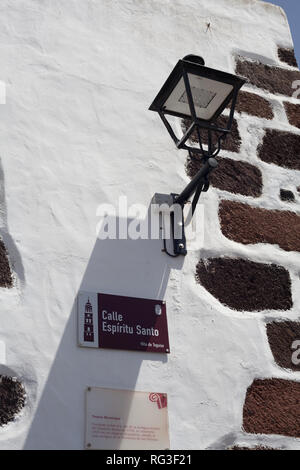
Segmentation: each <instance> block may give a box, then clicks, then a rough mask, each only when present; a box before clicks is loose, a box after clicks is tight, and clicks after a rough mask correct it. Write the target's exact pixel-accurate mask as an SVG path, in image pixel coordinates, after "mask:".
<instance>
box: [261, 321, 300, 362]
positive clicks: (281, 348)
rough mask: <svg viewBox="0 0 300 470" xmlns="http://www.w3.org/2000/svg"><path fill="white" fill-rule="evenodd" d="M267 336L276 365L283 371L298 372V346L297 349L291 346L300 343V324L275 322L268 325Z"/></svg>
mask: <svg viewBox="0 0 300 470" xmlns="http://www.w3.org/2000/svg"><path fill="white" fill-rule="evenodd" d="M267 336H268V340H269V345H270V348H271V351H272V353H273V356H274V359H275V361H276V363H277V364H278V365H279V366H280V367H283V368H285V369H292V370H298V371H299V370H300V344H299V347H292V346H293V344H294V342H295V341H299V342H300V322H292V321H278V322H277V321H276V322H272V323H268V324H267ZM298 351H299V353H298ZM295 356H296V357H295ZM298 362H299V364H298Z"/></svg>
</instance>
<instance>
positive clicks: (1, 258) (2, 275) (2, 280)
mask: <svg viewBox="0 0 300 470" xmlns="http://www.w3.org/2000/svg"><path fill="white" fill-rule="evenodd" d="M0 286H1V287H12V276H11V270H10V266H9V262H8V257H7V253H6V249H5V246H4V243H3V241H2V240H0Z"/></svg>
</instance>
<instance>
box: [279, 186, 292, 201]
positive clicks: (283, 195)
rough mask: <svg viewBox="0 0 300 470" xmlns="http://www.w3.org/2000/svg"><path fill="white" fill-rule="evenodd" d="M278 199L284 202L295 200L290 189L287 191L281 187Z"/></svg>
mask: <svg viewBox="0 0 300 470" xmlns="http://www.w3.org/2000/svg"><path fill="white" fill-rule="evenodd" d="M280 199H281V200H282V201H286V202H295V195H294V193H293V192H292V191H289V190H288V189H281V190H280Z"/></svg>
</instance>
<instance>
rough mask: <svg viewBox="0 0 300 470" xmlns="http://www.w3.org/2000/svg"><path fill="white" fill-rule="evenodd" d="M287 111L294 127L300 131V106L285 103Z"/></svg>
mask: <svg viewBox="0 0 300 470" xmlns="http://www.w3.org/2000/svg"><path fill="white" fill-rule="evenodd" d="M284 107H285V111H286V114H287V117H288V120H289V123H290V124H291V125H292V126H295V127H298V129H300V104H294V103H288V102H286V103H284Z"/></svg>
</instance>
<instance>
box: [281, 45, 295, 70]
mask: <svg viewBox="0 0 300 470" xmlns="http://www.w3.org/2000/svg"><path fill="white" fill-rule="evenodd" d="M278 57H279V59H280V60H281V62H284V63H285V64H288V65H291V66H292V67H298V64H297V59H296V57H295V51H294V49H287V48H284V47H279V48H278Z"/></svg>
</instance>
